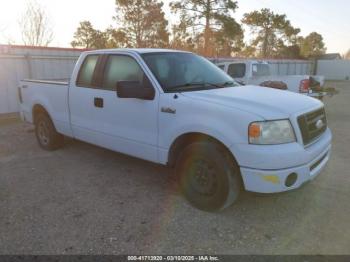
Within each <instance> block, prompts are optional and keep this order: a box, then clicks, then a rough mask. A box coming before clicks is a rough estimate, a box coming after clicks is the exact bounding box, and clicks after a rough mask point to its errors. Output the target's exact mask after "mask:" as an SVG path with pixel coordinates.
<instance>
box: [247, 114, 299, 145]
mask: <svg viewBox="0 0 350 262" xmlns="http://www.w3.org/2000/svg"><path fill="white" fill-rule="evenodd" d="M295 141H296V139H295V134H294V130H293V127H292V125H291V123H290V121H289V120H276V121H265V122H254V123H251V124H250V126H249V143H250V144H255V145H277V144H287V143H292V142H295Z"/></svg>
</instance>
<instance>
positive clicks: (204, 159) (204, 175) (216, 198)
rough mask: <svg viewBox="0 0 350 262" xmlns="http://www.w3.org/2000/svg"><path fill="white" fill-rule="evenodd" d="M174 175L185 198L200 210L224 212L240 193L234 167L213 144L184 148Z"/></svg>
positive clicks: (237, 172)
mask: <svg viewBox="0 0 350 262" xmlns="http://www.w3.org/2000/svg"><path fill="white" fill-rule="evenodd" d="M176 173H177V175H178V176H179V177H180V187H181V190H182V192H183V194H184V196H185V198H186V199H187V200H188V201H189V202H190V204H192V206H194V207H196V208H198V209H200V210H204V211H209V212H215V211H219V210H222V209H225V208H227V207H229V206H230V205H232V204H233V203H234V202H235V201H236V200H237V198H238V195H239V193H240V191H241V180H240V172H239V168H238V166H237V164H236V163H235V162H234V160H233V159H232V158H231V157H230V156H229V155H228V153H226V152H225V151H224V150H222V149H221V148H220V147H219V146H218V145H216V144H214V143H208V142H199V143H193V144H191V145H189V146H187V147H186V148H185V150H184V151H183V152H182V154H181V155H180V157H179V159H178V161H177V163H176Z"/></svg>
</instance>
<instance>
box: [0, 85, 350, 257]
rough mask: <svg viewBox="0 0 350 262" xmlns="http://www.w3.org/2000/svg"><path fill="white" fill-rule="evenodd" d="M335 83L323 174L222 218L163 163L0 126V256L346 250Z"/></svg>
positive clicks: (341, 112)
mask: <svg viewBox="0 0 350 262" xmlns="http://www.w3.org/2000/svg"><path fill="white" fill-rule="evenodd" d="M334 85H335V86H337V87H338V89H339V90H340V94H339V95H337V96H336V97H333V98H327V99H326V100H325V102H326V105H327V111H328V118H329V124H330V126H331V128H332V131H333V134H334V148H333V155H332V159H331V161H330V163H329V165H328V166H327V168H326V170H325V171H324V172H323V173H322V174H321V175H320V176H319V177H318V178H317V179H316V180H315V181H313V182H312V183H309V184H307V185H305V186H304V187H303V188H301V189H299V190H297V191H294V192H290V193H284V194H277V195H268V196H262V195H257V194H253V193H243V194H242V196H241V198H240V200H239V202H238V203H237V204H235V205H234V206H233V207H231V208H229V209H228V210H226V211H224V212H222V213H218V214H209V213H204V212H201V211H198V210H195V209H193V208H192V207H191V206H189V205H188V204H187V203H186V202H185V201H184V199H183V198H182V196H181V195H180V194H179V192H178V189H177V187H176V183H175V179H174V177H173V175H172V172H171V171H170V170H168V169H166V168H164V167H160V166H157V165H154V164H151V163H148V162H145V161H142V160H138V159H134V158H131V157H127V156H123V155H120V154H117V153H114V152H110V151H107V150H104V149H101V148H98V147H94V146H91V145H88V144H85V143H81V142H77V141H73V140H68V141H67V142H66V146H65V148H63V149H62V150H60V151H57V152H54V153H49V152H45V151H43V150H41V149H39V147H38V146H37V144H36V141H35V138H34V133H33V130H32V127H31V126H30V125H27V124H23V123H20V122H18V121H3V120H2V121H1V123H0V254H170V253H171V254H189V253H190V254H203V253H210V254H252V253H253V254H350V248H349V247H350V190H349V188H350V157H349V156H350V132H349V130H350V102H349V101H350V83H333V86H334Z"/></svg>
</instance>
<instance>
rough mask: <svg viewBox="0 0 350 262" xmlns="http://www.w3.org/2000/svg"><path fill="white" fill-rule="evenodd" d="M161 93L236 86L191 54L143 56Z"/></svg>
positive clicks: (212, 67)
mask: <svg viewBox="0 0 350 262" xmlns="http://www.w3.org/2000/svg"><path fill="white" fill-rule="evenodd" d="M142 57H143V59H144V60H145V62H146V64H147V65H148V67H149V68H150V69H151V71H152V73H153V74H154V75H155V77H156V78H157V80H158V82H159V83H160V85H161V86H162V88H163V90H164V92H177V91H195V90H204V89H213V88H224V87H232V86H238V85H239V84H237V83H236V82H235V81H234V80H233V79H232V78H231V77H230V76H229V75H227V74H226V73H225V72H223V71H222V70H221V69H220V68H218V67H217V66H216V65H214V64H213V63H211V62H209V61H208V60H207V59H205V58H203V57H201V56H198V55H195V54H192V53H180V52H179V53H170V52H168V53H149V54H143V55H142Z"/></svg>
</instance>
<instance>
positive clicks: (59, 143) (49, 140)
mask: <svg viewBox="0 0 350 262" xmlns="http://www.w3.org/2000/svg"><path fill="white" fill-rule="evenodd" d="M34 124H35V135H36V138H37V140H38V143H39V145H40V147H41V148H43V149H45V150H47V151H54V150H57V149H59V148H61V147H63V144H64V136H63V135H61V134H59V133H57V131H56V128H55V126H54V124H53V123H52V120H51V118H50V117H49V116H48V115H47V114H45V113H39V114H38V115H37V116H36V117H35V123H34Z"/></svg>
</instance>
